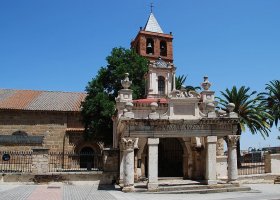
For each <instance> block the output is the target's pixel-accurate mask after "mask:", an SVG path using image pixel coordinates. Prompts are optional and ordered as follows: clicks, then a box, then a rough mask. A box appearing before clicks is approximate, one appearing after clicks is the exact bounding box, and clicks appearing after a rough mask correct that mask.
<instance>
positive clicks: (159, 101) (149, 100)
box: [133, 98, 167, 104]
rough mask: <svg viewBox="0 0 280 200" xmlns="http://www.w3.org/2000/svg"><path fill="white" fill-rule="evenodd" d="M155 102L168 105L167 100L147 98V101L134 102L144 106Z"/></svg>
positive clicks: (137, 100) (138, 100)
mask: <svg viewBox="0 0 280 200" xmlns="http://www.w3.org/2000/svg"><path fill="white" fill-rule="evenodd" d="M153 102H157V103H162V104H166V103H167V100H166V99H165V98H160V99H158V98H147V99H135V100H133V103H142V104H150V103H153Z"/></svg>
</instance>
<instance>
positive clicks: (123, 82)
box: [121, 73, 132, 89]
mask: <svg viewBox="0 0 280 200" xmlns="http://www.w3.org/2000/svg"><path fill="white" fill-rule="evenodd" d="M128 76H129V73H125V78H124V80H122V81H121V83H122V86H123V88H124V89H128V88H129V87H130V85H131V84H132V81H130V80H129V77H128Z"/></svg>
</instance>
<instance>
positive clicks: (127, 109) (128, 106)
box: [124, 102, 134, 118]
mask: <svg viewBox="0 0 280 200" xmlns="http://www.w3.org/2000/svg"><path fill="white" fill-rule="evenodd" d="M132 108H133V103H131V102H126V103H125V109H124V117H128V118H134V113H133V112H132Z"/></svg>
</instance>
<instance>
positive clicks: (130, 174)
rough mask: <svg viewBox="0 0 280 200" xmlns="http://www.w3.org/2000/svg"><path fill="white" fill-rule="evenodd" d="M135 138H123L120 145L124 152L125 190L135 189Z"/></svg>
mask: <svg viewBox="0 0 280 200" xmlns="http://www.w3.org/2000/svg"><path fill="white" fill-rule="evenodd" d="M135 141H136V139H135V138H122V139H121V142H120V147H121V150H122V152H123V153H122V154H123V185H124V187H123V189H122V190H123V191H124V192H132V191H134V145H135Z"/></svg>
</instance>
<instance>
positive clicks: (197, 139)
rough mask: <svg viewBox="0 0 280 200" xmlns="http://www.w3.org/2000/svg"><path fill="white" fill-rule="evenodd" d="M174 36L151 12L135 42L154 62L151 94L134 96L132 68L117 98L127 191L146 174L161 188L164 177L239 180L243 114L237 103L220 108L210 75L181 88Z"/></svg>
mask: <svg viewBox="0 0 280 200" xmlns="http://www.w3.org/2000/svg"><path fill="white" fill-rule="evenodd" d="M172 40H173V36H172V33H169V34H166V33H164V32H163V30H162V29H161V27H160V25H159V23H158V22H157V20H156V18H155V16H154V14H153V13H150V16H149V18H148V20H147V23H146V25H145V27H144V28H140V31H139V32H138V34H137V36H136V37H135V39H134V40H133V41H132V42H131V48H133V49H135V51H136V52H137V53H138V54H139V55H142V56H144V57H146V58H147V59H148V60H149V61H150V64H149V71H148V73H147V75H146V82H147V88H146V91H147V96H146V98H145V99H132V90H131V89H129V87H130V85H131V83H132V82H133V80H130V79H129V74H126V77H125V79H124V80H123V81H122V83H121V84H122V86H123V89H121V90H120V91H119V95H118V97H117V98H116V108H117V111H118V114H117V117H116V118H115V119H114V133H113V134H114V135H113V146H114V148H117V149H119V152H120V161H119V181H120V183H121V185H123V191H133V190H134V181H135V180H143V179H144V180H145V179H147V188H148V190H157V188H158V178H159V177H183V178H184V179H194V180H204V181H205V183H206V184H217V182H218V180H219V179H226V180H227V181H228V182H235V181H236V180H237V175H238V173H237V162H236V142H237V140H238V139H239V136H237V135H236V130H237V124H238V122H239V119H238V116H237V114H236V113H234V112H233V109H234V107H235V105H234V104H232V103H230V104H228V105H227V108H226V110H216V105H217V102H216V101H215V95H214V91H212V90H211V83H210V82H209V80H208V77H204V80H203V82H202V83H201V86H202V91H201V92H200V93H198V92H196V91H188V90H186V89H185V88H184V87H182V88H181V89H180V90H177V89H176V82H175V73H176V67H175V66H174V64H173V47H172ZM224 141H225V142H226V144H227V149H228V154H227V156H225V155H224V152H223V151H224V150H223V146H224Z"/></svg>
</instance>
